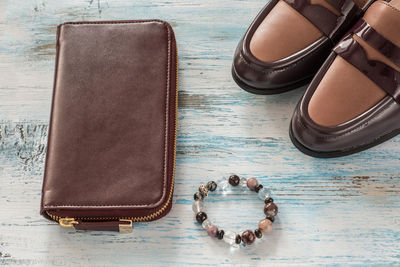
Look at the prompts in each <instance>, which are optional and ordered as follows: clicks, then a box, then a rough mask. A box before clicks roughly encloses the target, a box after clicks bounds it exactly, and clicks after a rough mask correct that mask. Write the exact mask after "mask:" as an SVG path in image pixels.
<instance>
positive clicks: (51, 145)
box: [41, 20, 177, 220]
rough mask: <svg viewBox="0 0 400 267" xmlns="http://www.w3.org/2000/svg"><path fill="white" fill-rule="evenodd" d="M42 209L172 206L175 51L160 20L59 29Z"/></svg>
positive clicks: (102, 213)
mask: <svg viewBox="0 0 400 267" xmlns="http://www.w3.org/2000/svg"><path fill="white" fill-rule="evenodd" d="M57 35H58V38H57V58H56V72H55V80H54V93H53V103H52V111H51V120H50V131H49V138H48V148H47V158H46V166H45V173H44V182H43V191H42V204H41V214H43V215H44V216H45V217H47V218H50V217H49V216H48V214H47V212H50V213H51V214H52V215H55V216H60V217H73V218H88V217H142V216H148V215H150V214H152V213H154V212H157V211H160V209H162V207H163V209H162V210H161V212H159V213H157V215H156V216H152V217H151V218H148V219H143V220H154V219H157V218H160V217H162V216H164V215H165V214H167V213H168V211H169V210H170V208H171V203H172V201H171V198H172V195H171V194H172V190H173V175H174V173H173V172H174V161H175V139H176V112H177V109H176V103H177V84H176V80H177V68H176V66H177V52H176V42H175V37H174V33H173V30H172V28H171V26H170V25H169V24H168V23H166V22H164V21H160V20H143V21H104V22H70V23H64V24H62V25H60V26H59V27H58V34H57Z"/></svg>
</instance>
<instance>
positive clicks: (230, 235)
mask: <svg viewBox="0 0 400 267" xmlns="http://www.w3.org/2000/svg"><path fill="white" fill-rule="evenodd" d="M223 239H224V241H225V242H226V243H228V244H229V245H231V246H233V245H235V244H236V234H235V233H234V232H231V231H226V232H225V234H224V237H223Z"/></svg>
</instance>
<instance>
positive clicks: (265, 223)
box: [258, 219, 272, 234]
mask: <svg viewBox="0 0 400 267" xmlns="http://www.w3.org/2000/svg"><path fill="white" fill-rule="evenodd" d="M258 228H259V229H260V230H261V233H263V234H268V233H269V232H271V231H272V222H271V221H270V220H268V219H264V220H261V221H260V222H259V223H258Z"/></svg>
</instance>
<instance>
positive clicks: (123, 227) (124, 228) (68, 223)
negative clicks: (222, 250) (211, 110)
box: [46, 44, 178, 233]
mask: <svg viewBox="0 0 400 267" xmlns="http://www.w3.org/2000/svg"><path fill="white" fill-rule="evenodd" d="M175 46H176V44H175ZM175 57H176V71H175V72H176V85H175V87H176V97H175V136H174V137H175V138H174V160H173V162H174V164H173V167H172V181H171V189H170V191H169V195H168V199H167V202H166V203H165V204H164V206H162V207H161V209H159V210H158V211H156V212H153V213H151V214H150V215H146V216H141V217H82V218H70V217H60V216H57V215H53V214H51V213H50V212H49V211H46V213H47V215H48V216H49V217H50V218H51V219H52V220H53V221H57V222H58V223H59V224H60V225H61V226H62V227H74V225H75V224H79V222H78V221H77V220H78V219H82V220H83V221H108V220H110V221H114V220H115V221H116V220H119V221H123V222H127V221H128V222H130V224H120V225H119V232H120V233H130V232H132V222H143V221H149V220H152V219H154V218H156V217H157V216H159V215H160V214H161V213H163V212H164V210H165V209H166V208H167V207H168V205H169V203H170V202H171V198H172V195H173V192H174V180H175V160H176V139H177V133H178V127H177V121H178V47H177V46H176V56H175ZM128 228H129V229H128Z"/></svg>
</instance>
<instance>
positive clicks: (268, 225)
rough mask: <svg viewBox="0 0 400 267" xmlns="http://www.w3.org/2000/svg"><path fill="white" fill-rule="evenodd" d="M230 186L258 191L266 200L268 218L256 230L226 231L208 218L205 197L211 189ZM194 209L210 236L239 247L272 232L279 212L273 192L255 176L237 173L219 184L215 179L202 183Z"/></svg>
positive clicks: (196, 194) (224, 189)
mask: <svg viewBox="0 0 400 267" xmlns="http://www.w3.org/2000/svg"><path fill="white" fill-rule="evenodd" d="M229 186H233V187H240V188H242V189H247V188H248V189H250V190H251V191H254V192H256V193H257V194H258V197H259V198H260V199H261V200H263V201H264V203H265V206H264V213H265V215H266V218H265V219H262V220H261V221H260V222H259V223H258V228H257V229H256V230H255V231H254V232H253V231H251V230H246V231H244V232H243V233H242V234H241V235H239V234H235V233H234V232H231V231H226V232H225V231H224V230H219V229H218V227H217V226H215V225H213V224H211V222H210V221H209V220H208V219H207V214H206V212H205V207H204V203H203V199H204V198H205V197H207V196H208V192H209V191H215V190H216V189H217V187H218V188H219V190H220V191H222V192H224V191H226V190H227V189H228V188H229ZM192 209H193V212H194V213H195V215H196V221H197V222H198V223H199V224H201V225H202V227H203V228H204V229H206V230H207V234H208V235H209V236H211V237H216V238H218V239H223V240H224V241H225V242H226V243H228V244H229V245H231V246H234V247H238V246H239V245H240V244H242V245H244V246H245V245H251V244H253V243H254V241H255V239H256V237H257V238H261V237H262V235H263V234H267V233H269V232H271V231H272V223H273V222H274V220H275V216H276V215H277V214H278V206H277V205H276V204H275V203H274V200H273V199H272V198H271V192H270V191H269V190H268V189H266V188H264V187H263V185H262V184H259V183H258V181H257V179H255V178H249V179H246V178H239V176H237V175H231V176H230V177H229V178H228V180H222V181H221V182H219V183H218V184H217V183H216V182H214V181H210V182H208V183H207V185H201V186H200V187H199V191H198V192H196V193H195V194H194V202H193V206H192Z"/></svg>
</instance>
